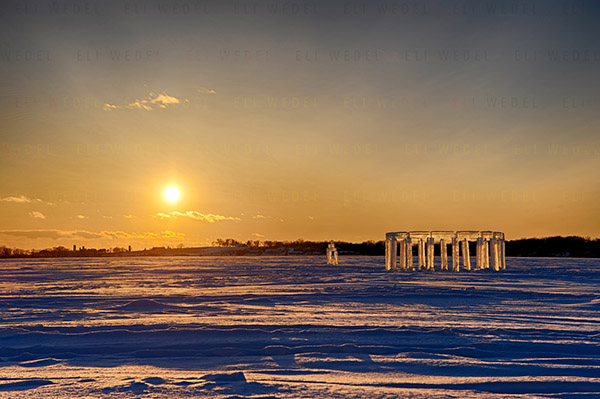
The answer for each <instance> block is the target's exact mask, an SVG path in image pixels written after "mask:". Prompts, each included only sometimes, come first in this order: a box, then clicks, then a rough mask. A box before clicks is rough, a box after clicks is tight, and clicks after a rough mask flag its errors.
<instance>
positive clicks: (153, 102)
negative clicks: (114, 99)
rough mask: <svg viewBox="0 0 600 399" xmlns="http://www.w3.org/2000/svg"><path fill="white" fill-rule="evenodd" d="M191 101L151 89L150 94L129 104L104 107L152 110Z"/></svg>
mask: <svg viewBox="0 0 600 399" xmlns="http://www.w3.org/2000/svg"><path fill="white" fill-rule="evenodd" d="M185 103H189V100H188V99H187V98H177V97H173V96H170V95H168V94H167V93H158V94H156V93H154V92H153V91H151V92H150V93H149V94H148V96H146V97H144V98H136V99H135V100H134V101H133V102H131V103H129V104H127V105H116V104H108V103H107V104H104V107H103V109H104V110H105V111H113V110H117V109H141V110H145V111H152V110H156V109H165V108H167V107H168V106H171V105H178V104H185Z"/></svg>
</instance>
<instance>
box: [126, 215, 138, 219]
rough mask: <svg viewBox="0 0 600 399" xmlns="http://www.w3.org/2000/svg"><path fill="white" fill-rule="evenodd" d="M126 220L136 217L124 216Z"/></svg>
mask: <svg viewBox="0 0 600 399" xmlns="http://www.w3.org/2000/svg"><path fill="white" fill-rule="evenodd" d="M123 217H124V218H125V219H133V218H134V217H135V216H133V215H123Z"/></svg>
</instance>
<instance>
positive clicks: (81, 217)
mask: <svg viewBox="0 0 600 399" xmlns="http://www.w3.org/2000/svg"><path fill="white" fill-rule="evenodd" d="M77 219H87V218H86V217H85V216H83V215H77Z"/></svg>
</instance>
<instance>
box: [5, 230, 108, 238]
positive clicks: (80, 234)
mask: <svg viewBox="0 0 600 399" xmlns="http://www.w3.org/2000/svg"><path fill="white" fill-rule="evenodd" d="M0 234H2V235H5V236H11V237H23V238H31V239H36V238H51V239H59V238H102V235H101V234H99V233H91V232H89V231H82V230H72V231H67V230H0Z"/></svg>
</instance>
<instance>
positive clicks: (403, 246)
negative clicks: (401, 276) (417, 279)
mask: <svg viewBox="0 0 600 399" xmlns="http://www.w3.org/2000/svg"><path fill="white" fill-rule="evenodd" d="M398 245H399V246H400V270H406V239H404V240H400V242H399V243H398Z"/></svg>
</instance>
